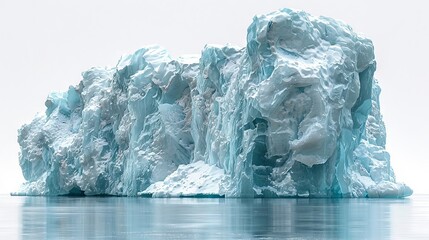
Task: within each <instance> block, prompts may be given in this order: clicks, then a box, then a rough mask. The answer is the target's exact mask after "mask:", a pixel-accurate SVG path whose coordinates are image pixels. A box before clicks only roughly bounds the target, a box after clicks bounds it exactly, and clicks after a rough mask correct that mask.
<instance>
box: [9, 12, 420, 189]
mask: <svg viewBox="0 0 429 240" xmlns="http://www.w3.org/2000/svg"><path fill="white" fill-rule="evenodd" d="M375 69H376V62H375V59H374V49H373V45H372V42H371V41H370V40H369V39H367V38H364V37H362V36H359V35H357V34H356V33H354V32H353V31H352V29H351V28H350V27H349V26H348V25H345V24H344V23H342V22H339V21H336V20H333V19H330V18H326V17H314V16H311V15H309V14H307V13H305V12H302V11H294V10H289V9H283V10H280V11H277V12H274V13H270V14H268V15H260V16H256V17H254V19H253V22H252V24H251V25H250V26H249V28H248V30H247V45H246V47H245V48H235V47H231V46H220V47H219V46H211V45H207V46H206V47H205V48H204V49H203V50H202V53H201V55H200V56H198V57H195V56H194V57H192V56H187V57H180V58H177V59H174V58H172V57H171V56H170V55H169V54H168V53H167V51H166V50H164V49H163V48H161V47H158V46H149V47H145V48H142V49H140V50H138V51H136V52H135V53H133V54H131V55H128V56H125V57H123V58H121V59H120V61H119V62H118V64H117V65H116V67H114V68H112V69H106V68H92V69H90V70H88V71H86V72H84V73H83V74H82V76H83V79H82V80H81V82H80V83H79V84H78V85H77V86H74V87H70V88H69V89H68V91H67V92H64V93H52V94H50V95H49V96H48V99H47V100H46V102H45V105H46V112H45V114H43V115H38V116H37V117H36V118H35V119H34V120H33V121H32V122H31V123H30V124H27V125H24V126H22V128H21V129H20V130H19V136H18V142H19V144H20V147H21V153H20V158H19V163H20V166H21V168H22V173H23V175H24V177H25V179H26V180H27V182H26V183H25V184H23V186H22V188H21V190H20V192H18V193H17V194H27V195H63V194H85V195H97V194H106V195H121V196H139V195H142V196H153V197H171V196H225V197H296V196H298V197H404V196H409V195H411V194H412V190H411V189H410V188H409V187H408V186H406V185H405V184H401V183H396V181H395V177H394V173H393V170H392V168H391V166H390V159H389V154H388V152H386V150H385V143H386V131H385V127H384V124H383V121H382V117H381V115H380V105H379V94H380V88H379V86H378V84H377V81H376V80H375V79H374V71H375Z"/></svg>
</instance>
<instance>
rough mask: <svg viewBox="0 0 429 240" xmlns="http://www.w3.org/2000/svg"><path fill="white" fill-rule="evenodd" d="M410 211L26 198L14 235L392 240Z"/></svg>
mask: <svg viewBox="0 0 429 240" xmlns="http://www.w3.org/2000/svg"><path fill="white" fill-rule="evenodd" d="M411 206H412V204H411V200H409V199H399V200H389V199H196V198H181V199H150V198H115V197H111V198H90V197H86V198H68V197H53V198H45V197H25V199H24V202H23V204H22V207H21V211H22V219H21V222H22V228H21V231H22V232H21V234H22V238H23V239H64V238H70V239H219V238H223V239H225V238H226V239H249V238H250V239H251V238H268V239H277V238H299V239H302V238H304V239H305V238H308V239H313V238H317V239H332V238H334V239H357V238H359V239H362V238H363V239H368V238H371V239H385V238H392V237H393V238H394V237H395V236H392V235H391V234H392V231H391V230H392V228H393V227H396V226H391V222H392V221H393V219H392V216H391V211H393V209H398V207H402V208H404V207H405V208H411ZM425 206H427V204H426V205H425ZM406 213H407V211H403V213H402V214H406ZM396 215H398V214H396ZM396 217H404V216H396ZM426 220H427V218H426ZM395 234H400V232H398V233H395Z"/></svg>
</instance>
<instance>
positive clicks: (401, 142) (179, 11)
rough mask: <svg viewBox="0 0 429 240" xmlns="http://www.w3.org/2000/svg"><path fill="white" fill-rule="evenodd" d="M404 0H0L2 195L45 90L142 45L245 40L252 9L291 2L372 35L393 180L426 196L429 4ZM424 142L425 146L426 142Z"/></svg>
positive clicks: (14, 175) (186, 50)
mask: <svg viewBox="0 0 429 240" xmlns="http://www.w3.org/2000/svg"><path fill="white" fill-rule="evenodd" d="M425 2H426V1H422V0H408V1H373V0H372V1H370V0H364V1H334V0H324V1H320V0H315V1H312V0H308V1H299V0H297V1H280V0H279V1H274V0H265V1H261V0H251V1H227V0H218V1H214V0H210V1H201V0H200V1H198V0H192V1H177V0H170V1H165V0H164V1H151V2H149V1H137V0H136V1H132V0H122V1H102V0H96V1H94V0H92V1H83V0H75V1H58V0H51V1H44V0H40V1H32V0H27V1H21V0H17V1H12V0H2V1H0V72H1V80H0V81H1V85H0V88H1V90H2V93H1V94H0V107H1V109H2V115H1V118H0V133H1V136H0V146H1V147H0V193H8V192H11V191H15V190H17V188H18V186H19V184H20V183H22V182H23V181H24V180H23V178H22V175H21V170H20V168H19V163H18V152H19V147H18V144H17V141H16V140H17V129H18V128H19V127H20V126H21V125H22V124H24V123H28V122H29V121H31V119H32V118H33V117H34V115H35V114H36V113H37V112H43V111H44V102H45V100H46V97H47V95H48V93H49V92H52V91H65V90H67V88H68V86H69V85H75V84H78V83H79V81H80V80H81V75H80V74H81V72H82V71H84V70H86V69H88V68H90V67H93V66H109V67H112V66H114V65H116V63H117V60H118V59H119V58H120V56H121V55H123V54H126V53H130V52H133V51H135V50H137V49H139V48H141V47H143V46H146V45H149V44H159V45H161V46H164V47H165V48H167V49H168V50H169V51H170V53H171V54H172V55H173V56H180V55H182V54H190V53H194V54H195V53H196V54H198V53H200V52H201V49H202V48H203V47H204V45H205V44H206V43H213V44H227V43H230V44H232V45H237V46H244V45H245V39H246V29H247V27H248V25H249V24H250V23H251V21H252V17H253V16H254V15H256V14H265V13H269V12H272V11H275V10H277V9H279V8H284V7H289V8H295V9H302V10H305V11H307V12H309V13H311V14H313V15H324V16H328V17H333V18H336V19H341V20H343V21H344V22H346V23H348V24H350V25H351V26H352V27H353V29H354V30H355V31H356V32H359V33H362V34H363V35H364V36H366V37H368V38H370V39H371V40H372V41H373V43H374V46H375V54H376V59H377V71H376V78H377V79H378V80H379V83H380V85H381V88H382V94H381V112H382V114H383V115H384V121H385V123H386V128H387V149H388V151H389V152H390V155H391V163H392V166H393V168H394V170H395V173H396V176H397V179H398V180H399V181H401V182H405V183H407V184H408V185H409V186H411V188H413V189H414V191H415V193H429V184H427V183H429V173H426V171H429V162H428V160H427V157H426V156H427V150H428V149H429V147H428V146H427V144H428V143H429V141H428V140H427V136H429V124H427V123H426V122H427V121H428V119H429V118H428V117H429V114H428V111H427V107H426V103H428V100H427V99H426V96H428V95H429V94H428V93H427V89H428V88H429V73H428V72H429V71H428V68H429V67H428V66H427V65H428V60H427V57H428V56H429V48H428V44H429V27H428V24H429V14H427V9H428V6H429V4H428V3H425ZM426 147H428V149H426Z"/></svg>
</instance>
